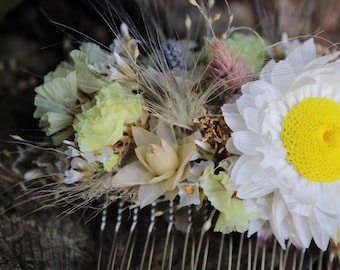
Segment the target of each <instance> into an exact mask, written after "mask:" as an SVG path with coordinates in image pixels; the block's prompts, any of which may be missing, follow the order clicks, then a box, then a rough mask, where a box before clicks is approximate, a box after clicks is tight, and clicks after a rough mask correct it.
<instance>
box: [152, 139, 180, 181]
mask: <svg viewBox="0 0 340 270" xmlns="http://www.w3.org/2000/svg"><path fill="white" fill-rule="evenodd" d="M146 162H147V163H148V164H149V166H150V167H151V168H152V169H153V170H154V171H155V173H156V174H157V175H162V174H164V173H166V172H168V171H174V170H176V169H177V168H178V166H179V160H178V156H177V153H176V151H175V149H174V148H173V147H172V146H171V145H170V144H169V143H168V142H167V141H165V140H163V139H161V145H159V144H149V145H148V147H147V152H146Z"/></svg>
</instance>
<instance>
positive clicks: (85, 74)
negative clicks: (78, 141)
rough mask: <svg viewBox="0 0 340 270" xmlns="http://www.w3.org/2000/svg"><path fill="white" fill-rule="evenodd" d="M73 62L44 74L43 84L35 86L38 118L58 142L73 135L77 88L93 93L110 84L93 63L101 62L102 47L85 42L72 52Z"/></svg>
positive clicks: (103, 54)
mask: <svg viewBox="0 0 340 270" xmlns="http://www.w3.org/2000/svg"><path fill="white" fill-rule="evenodd" d="M71 57H72V60H73V63H72V64H71V63H67V62H62V63H61V64H60V65H59V66H58V67H57V68H56V70H55V71H52V72H50V73H48V74H47V75H46V76H45V77H44V83H43V84H42V85H40V86H39V87H37V88H36V89H35V92H36V93H37V95H36V96H35V99H34V104H35V106H36V110H35V112H34V117H35V118H40V122H39V126H40V127H41V128H42V130H43V131H45V132H46V134H47V135H48V136H52V140H53V143H54V144H55V145H59V144H61V143H62V141H63V140H65V139H67V138H69V137H70V136H72V135H73V134H74V130H73V128H72V124H73V120H74V115H75V113H76V112H77V110H78V109H79V96H78V90H82V91H83V92H86V93H94V92H96V91H98V90H99V89H101V88H103V87H104V86H105V85H106V84H107V83H106V82H105V80H104V77H103V76H102V75H100V74H97V73H96V72H95V71H92V69H91V65H92V64H93V63H95V62H98V61H102V60H103V59H105V57H106V52H105V51H103V50H102V49H100V48H99V46H97V45H95V44H92V43H86V44H84V45H82V46H81V47H80V50H74V51H72V52H71Z"/></svg>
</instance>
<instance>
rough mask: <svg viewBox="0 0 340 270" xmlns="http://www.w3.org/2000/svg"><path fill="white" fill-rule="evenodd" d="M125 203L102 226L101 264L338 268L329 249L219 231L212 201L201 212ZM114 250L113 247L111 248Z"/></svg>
mask: <svg viewBox="0 0 340 270" xmlns="http://www.w3.org/2000/svg"><path fill="white" fill-rule="evenodd" d="M127 206H128V205H126V204H124V203H123V202H119V203H116V204H114V206H113V207H112V209H110V211H109V213H110V212H111V210H112V212H111V213H110V215H108V216H107V220H105V224H106V225H105V228H104V230H103V231H102V247H101V250H100V252H99V263H98V269H107V270H109V269H183V270H184V269H228V270H231V269H233V270H234V269H236V270H238V269H249V270H251V269H261V270H262V269H271V270H272V269H279V270H284V269H293V270H295V269H296V270H302V269H303V270H305V269H313V270H314V269H320V270H321V269H337V268H336V267H339V263H338V261H337V260H334V262H333V263H331V262H330V260H329V255H328V253H324V252H322V251H320V250H317V249H312V248H311V249H309V250H307V251H305V252H303V251H301V250H298V249H296V248H294V247H293V246H289V247H287V249H286V250H283V249H282V248H281V247H280V245H279V244H278V243H277V241H275V240H274V239H270V240H268V242H267V243H266V244H265V245H264V246H259V245H258V244H257V240H256V238H255V237H251V238H247V236H246V235H245V234H239V233H232V234H228V235H224V234H222V233H216V232H213V225H212V224H213V221H214V220H213V218H212V216H213V213H212V212H211V210H210V207H209V206H208V205H203V207H202V208H201V209H200V210H199V211H197V210H195V209H194V208H191V207H185V208H181V209H178V208H177V207H176V205H175V204H174V203H172V202H158V203H153V204H152V205H151V206H149V207H146V208H143V209H141V210H140V209H137V208H136V209H132V210H128V209H127ZM108 250H109V251H108Z"/></svg>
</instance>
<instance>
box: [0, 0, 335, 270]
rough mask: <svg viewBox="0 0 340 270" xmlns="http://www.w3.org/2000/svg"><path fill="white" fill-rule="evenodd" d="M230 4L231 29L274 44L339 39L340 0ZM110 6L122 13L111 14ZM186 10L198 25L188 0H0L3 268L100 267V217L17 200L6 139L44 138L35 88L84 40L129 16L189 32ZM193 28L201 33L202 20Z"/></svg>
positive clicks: (107, 37)
mask: <svg viewBox="0 0 340 270" xmlns="http://www.w3.org/2000/svg"><path fill="white" fill-rule="evenodd" d="M150 3H153V5H151V4H150ZM229 4H230V9H231V11H232V13H233V14H234V20H233V24H232V25H233V26H247V27H251V28H253V29H254V30H256V31H258V32H259V33H260V34H262V35H263V36H264V37H265V38H266V39H268V40H269V41H270V42H277V41H280V39H281V34H282V32H287V33H288V35H289V36H290V37H295V36H305V35H307V36H311V35H317V36H319V37H320V38H319V39H318V41H320V42H322V38H324V39H326V40H329V41H331V42H334V43H336V42H339V41H340V24H339V21H340V1H339V0H323V1H317V0H301V1H295V0H276V1H275V0H257V1H254V0H231V1H229ZM112 7H113V8H115V9H117V10H119V11H120V12H119V13H118V14H115V13H113V12H112ZM140 8H141V9H142V10H143V12H141V11H140ZM216 12H221V15H222V16H221V19H220V20H219V21H218V22H216V24H215V29H216V33H222V32H224V31H226V30H227V26H228V12H227V8H226V5H225V2H224V1H223V0H216V3H215V6H214V8H213V10H212V13H216ZM187 14H189V16H190V18H191V19H192V24H193V25H199V26H200V25H201V24H200V22H199V21H200V17H199V13H198V12H197V10H196V9H195V8H194V7H192V6H191V5H190V4H189V3H188V1H187V0H174V1H166V0H164V1H157V0H154V1H152V0H135V1H129V0H127V1H124V0H121V1H118V0H111V1H110V0H101V1H100V0H98V1H96V0H92V1H91V0H72V1H71V0H49V1H44V0H15V1H12V0H1V1H0V124H1V128H0V138H1V140H2V142H1V144H0V147H1V150H2V151H1V152H2V154H1V157H0V165H1V166H0V173H1V175H2V176H1V177H0V192H2V193H0V212H1V211H4V209H6V208H8V207H11V206H14V207H12V208H11V209H10V210H9V211H6V212H5V214H1V216H0V269H95V266H96V261H97V255H98V254H97V251H98V249H99V244H98V241H95V240H98V237H99V225H100V222H101V220H100V217H97V218H94V219H92V220H91V222H84V221H85V220H86V215H85V217H84V216H82V213H80V214H79V215H75V216H70V217H66V218H63V219H60V218H58V215H59V214H60V211H62V209H51V210H49V211H40V212H38V213H33V212H34V210H35V209H36V204H34V203H30V204H26V203H25V204H23V205H16V204H15V202H16V201H18V196H22V195H21V194H22V193H21V187H20V185H18V183H19V181H20V178H19V175H18V174H17V172H16V171H15V170H12V169H11V165H12V164H11V162H14V160H11V159H10V157H11V155H9V154H8V152H5V150H6V149H8V151H15V147H14V146H13V145H12V144H8V143H4V142H3V140H9V139H10V138H9V136H8V135H9V134H16V135H20V136H23V137H25V138H26V139H33V140H39V138H42V135H43V134H42V133H40V132H39V130H38V122H37V120H36V119H33V117H32V115H33V111H34V105H33V99H34V87H35V86H37V85H39V84H40V83H41V82H42V80H43V76H44V75H45V74H46V73H48V72H49V71H51V70H53V69H54V68H55V67H56V66H57V64H58V63H59V62H60V61H62V60H67V59H68V53H69V52H70V51H71V50H72V49H74V48H77V47H78V46H79V44H80V43H81V42H82V41H93V40H95V41H97V42H99V43H100V44H103V45H109V44H110V42H111V41H112V39H113V38H114V36H113V33H112V31H111V30H110V27H109V26H110V25H112V22H113V21H117V22H118V21H120V20H125V19H127V18H128V17H129V18H130V19H129V20H131V21H133V22H134V23H135V24H136V25H137V26H140V25H142V22H143V20H147V19H148V18H150V17H156V18H158V19H159V25H161V27H162V28H163V30H164V33H166V34H167V35H169V36H170V37H171V36H178V37H184V36H185V35H186V30H185V27H184V20H185V17H186V15H187ZM118 15H119V16H118ZM149 15H152V16H149ZM119 17H120V18H119ZM139 30H140V31H141V32H142V33H143V31H144V30H145V29H144V28H143V27H141V28H140V29H139ZM195 31H197V32H196V33H194V34H195V36H199V35H200V33H202V31H204V28H203V25H202V28H201V27H198V28H195ZM323 44H324V46H326V47H327V46H329V45H330V43H328V42H323ZM20 199H21V200H22V199H23V198H20ZM28 213H29V214H28ZM27 214H28V215H27ZM47 261H49V262H48V263H47Z"/></svg>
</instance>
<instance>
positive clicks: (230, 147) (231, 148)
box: [226, 137, 242, 155]
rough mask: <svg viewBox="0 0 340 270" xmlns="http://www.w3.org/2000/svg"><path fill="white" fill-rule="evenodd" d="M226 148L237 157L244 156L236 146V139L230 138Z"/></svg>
mask: <svg viewBox="0 0 340 270" xmlns="http://www.w3.org/2000/svg"><path fill="white" fill-rule="evenodd" d="M226 148H227V150H228V152H230V153H232V154H235V155H242V152H240V151H239V150H238V149H237V148H236V147H235V145H234V139H233V137H230V138H229V139H228V141H227V143H226Z"/></svg>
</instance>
